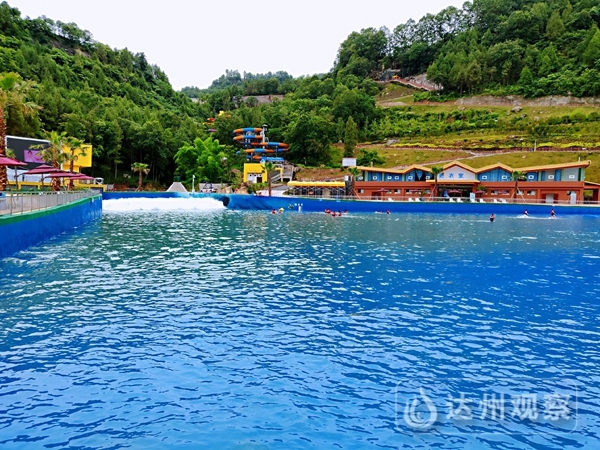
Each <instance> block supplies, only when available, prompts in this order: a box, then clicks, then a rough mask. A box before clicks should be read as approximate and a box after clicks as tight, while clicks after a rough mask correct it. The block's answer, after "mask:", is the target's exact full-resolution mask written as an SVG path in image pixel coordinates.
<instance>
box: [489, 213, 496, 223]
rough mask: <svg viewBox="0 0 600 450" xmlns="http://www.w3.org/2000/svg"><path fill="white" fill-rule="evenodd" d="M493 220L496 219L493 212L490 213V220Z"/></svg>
mask: <svg viewBox="0 0 600 450" xmlns="http://www.w3.org/2000/svg"><path fill="white" fill-rule="evenodd" d="M494 220H496V217H494V215H493V214H490V222H493V221H494Z"/></svg>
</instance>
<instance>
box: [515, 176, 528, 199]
mask: <svg viewBox="0 0 600 450" xmlns="http://www.w3.org/2000/svg"><path fill="white" fill-rule="evenodd" d="M526 175H527V174H526V173H525V172H520V171H518V170H515V171H514V172H513V173H512V179H513V180H514V182H515V192H514V193H513V198H514V199H515V200H516V199H517V194H518V193H519V180H523V179H525V176H526Z"/></svg>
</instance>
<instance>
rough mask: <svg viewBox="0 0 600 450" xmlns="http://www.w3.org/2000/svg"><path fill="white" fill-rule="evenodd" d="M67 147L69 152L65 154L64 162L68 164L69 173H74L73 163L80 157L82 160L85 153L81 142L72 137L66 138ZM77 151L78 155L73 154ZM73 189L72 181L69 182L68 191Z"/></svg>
mask: <svg viewBox="0 0 600 450" xmlns="http://www.w3.org/2000/svg"><path fill="white" fill-rule="evenodd" d="M67 146H68V147H69V150H70V151H69V152H68V153H65V156H64V158H65V161H68V162H69V172H74V171H75V161H77V160H78V159H79V157H80V156H83V157H84V158H85V157H86V156H87V153H85V149H84V148H83V141H82V140H80V139H77V138H74V137H69V138H67ZM77 150H79V152H78V154H75V152H76V151H77ZM74 187H75V185H74V182H73V179H72V178H71V179H70V180H69V189H70V190H72V189H73V188H74Z"/></svg>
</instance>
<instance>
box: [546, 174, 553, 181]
mask: <svg viewBox="0 0 600 450" xmlns="http://www.w3.org/2000/svg"><path fill="white" fill-rule="evenodd" d="M546 178H548V179H549V180H554V175H548V176H547V177H546Z"/></svg>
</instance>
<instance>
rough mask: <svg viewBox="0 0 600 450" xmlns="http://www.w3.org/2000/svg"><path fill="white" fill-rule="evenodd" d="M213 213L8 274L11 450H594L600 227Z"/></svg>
mask: <svg viewBox="0 0 600 450" xmlns="http://www.w3.org/2000/svg"><path fill="white" fill-rule="evenodd" d="M164 201H165V202H166V201H168V200H164ZM197 201H198V203H194V204H193V205H192V204H191V203H186V204H185V205H186V206H177V207H175V208H169V207H167V206H165V205H166V204H162V203H161V204H157V203H156V202H154V203H152V204H150V203H146V204H144V203H143V202H141V201H140V200H138V202H141V203H135V202H133V203H130V204H128V205H127V206H120V207H114V208H113V207H111V203H110V201H106V202H105V208H106V209H105V212H104V216H103V219H102V221H100V222H97V223H95V224H92V225H89V226H86V227H84V228H81V229H79V230H78V231H77V232H76V233H74V234H69V235H63V236H60V237H58V238H55V239H53V240H51V241H48V242H46V243H44V244H43V245H40V246H38V247H34V248H32V249H30V250H28V251H26V252H21V253H19V254H18V255H16V257H13V258H6V259H3V260H0V336H1V339H0V354H1V355H2V356H1V358H0V377H1V378H0V379H1V382H0V443H1V444H2V447H3V448H8V449H13V448H122V447H127V448H199V447H206V448H269V449H271V448H336V447H337V448H381V447H383V448H442V449H455V448H461V449H462V448H473V449H476V448H485V447H490V448H519V449H529V448H531V449H533V448H535V449H546V448H547V449H559V448H569V447H572V448H594V445H595V444H596V441H597V434H598V432H599V431H600V424H599V422H600V407H599V406H598V398H599V388H600V379H599V372H600V370H599V368H598V360H599V358H600V350H599V348H598V337H599V331H600V330H599V327H598V318H599V317H600V305H599V300H598V297H599V295H598V294H599V291H600V287H598V286H599V281H600V280H599V275H598V259H599V258H600V251H599V250H600V231H599V230H600V218H596V217H577V216H569V217H559V218H558V219H557V220H549V219H547V218H545V217H539V218H536V217H532V218H529V219H522V218H517V217H509V216H500V217H499V218H497V219H496V222H495V223H490V222H489V221H488V219H487V217H486V216H474V215H450V214H448V215H430V214H420V215H419V214H391V215H375V214H349V215H345V216H342V217H335V218H333V217H330V216H327V215H325V214H321V213H296V212H293V213H290V212H285V213H284V214H281V215H280V214H276V215H272V214H270V213H269V212H265V211H247V212H246V211H244V212H242V211H231V210H226V209H224V208H223V206H222V205H221V204H219V203H217V202H214V203H211V202H213V200H210V199H199V200H197ZM144 205H146V206H144ZM157 205H158V206H157ZM170 205H173V204H172V203H170ZM111 209H112V210H111ZM167 209H171V210H167ZM172 209H176V210H172ZM461 399H462V400H461ZM463 400H464V401H463ZM561 402H562V403H561ZM468 413H470V415H469V414H468ZM536 414H537V415H536ZM432 418H434V419H435V420H433V421H432V420H431V419H432Z"/></svg>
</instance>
